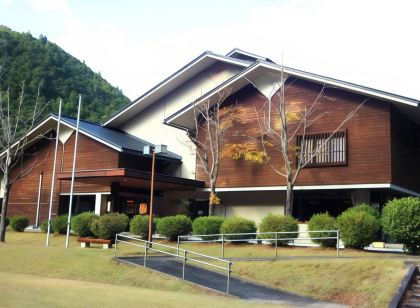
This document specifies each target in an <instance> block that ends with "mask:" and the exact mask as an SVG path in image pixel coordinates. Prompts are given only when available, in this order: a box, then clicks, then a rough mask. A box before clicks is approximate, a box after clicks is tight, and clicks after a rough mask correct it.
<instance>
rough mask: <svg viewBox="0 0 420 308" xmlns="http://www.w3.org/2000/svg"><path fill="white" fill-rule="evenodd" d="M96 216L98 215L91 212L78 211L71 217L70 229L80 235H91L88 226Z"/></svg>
mask: <svg viewBox="0 0 420 308" xmlns="http://www.w3.org/2000/svg"><path fill="white" fill-rule="evenodd" d="M96 218H98V215H96V214H94V213H92V212H83V213H80V214H79V215H76V216H74V217H73V218H72V220H71V229H72V230H73V231H74V232H75V233H77V234H78V235H79V236H82V237H85V236H93V233H92V231H91V230H90V226H91V225H92V221H93V220H94V219H96Z"/></svg>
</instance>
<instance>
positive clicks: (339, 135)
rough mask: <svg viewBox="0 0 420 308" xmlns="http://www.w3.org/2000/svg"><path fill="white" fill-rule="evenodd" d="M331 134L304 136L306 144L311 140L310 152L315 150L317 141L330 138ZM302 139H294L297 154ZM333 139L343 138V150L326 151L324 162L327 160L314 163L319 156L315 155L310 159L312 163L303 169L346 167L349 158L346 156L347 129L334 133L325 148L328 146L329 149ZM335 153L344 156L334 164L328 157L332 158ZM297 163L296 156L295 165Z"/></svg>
mask: <svg viewBox="0 0 420 308" xmlns="http://www.w3.org/2000/svg"><path fill="white" fill-rule="evenodd" d="M331 134H333V133H332V132H327V133H326V132H320V133H311V134H306V135H305V139H306V140H307V141H306V142H308V140H311V144H312V151H313V150H314V146H315V148H316V143H317V141H318V140H323V139H327V138H328V137H330V136H331ZM302 138H303V135H298V136H297V138H296V146H297V149H298V153H299V152H300V147H301V144H300V143H301V140H302ZM334 138H343V140H344V149H343V150H340V149H339V150H338V151H334V150H332V151H327V152H326V153H327V155H328V158H325V157H324V160H327V161H322V162H317V161H316V159H317V158H319V155H320V154H321V153H318V155H316V156H314V157H313V158H312V162H309V163H307V164H306V165H305V166H304V167H303V168H322V167H340V166H347V165H348V158H349V155H348V149H349V142H348V132H347V129H344V130H339V131H337V132H335V133H334V137H332V138H331V139H330V140H329V141H328V143H327V144H326V147H327V146H329V147H331V146H333V145H332V144H331V141H332V140H333V139H334ZM336 153H339V154H338V155H339V156H342V155H344V159H339V161H336V162H334V161H332V160H334V159H331V156H330V155H333V156H334V155H336ZM298 162H299V157H298V156H296V165H297V164H298Z"/></svg>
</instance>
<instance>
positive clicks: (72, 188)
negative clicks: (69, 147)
mask: <svg viewBox="0 0 420 308" xmlns="http://www.w3.org/2000/svg"><path fill="white" fill-rule="evenodd" d="M81 106H82V95H81V94H79V107H78V109H77V124H76V138H75V141H74V153H73V169H72V171H71V185H70V202H69V216H68V218H67V236H66V248H68V247H69V237H70V222H71V212H72V207H73V192H74V172H75V169H76V157H77V144H78V139H79V124H80V109H81Z"/></svg>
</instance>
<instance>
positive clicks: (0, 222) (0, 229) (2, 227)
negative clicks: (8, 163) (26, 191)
mask: <svg viewBox="0 0 420 308" xmlns="http://www.w3.org/2000/svg"><path fill="white" fill-rule="evenodd" d="M3 176H4V195H3V202H2V204H1V219H0V242H4V241H5V239H6V215H7V204H8V201H9V174H8V173H7V172H6V173H5V174H4V175H3Z"/></svg>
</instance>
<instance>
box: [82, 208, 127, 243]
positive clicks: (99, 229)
mask: <svg viewBox="0 0 420 308" xmlns="http://www.w3.org/2000/svg"><path fill="white" fill-rule="evenodd" d="M128 222H129V219H128V216H127V215H125V214H119V213H111V214H106V215H102V216H99V217H98V218H96V219H93V221H92V224H91V226H90V229H91V231H92V233H93V234H94V235H95V236H96V237H99V238H101V239H110V240H114V239H115V235H116V234H118V233H121V232H124V231H126V230H127V227H128Z"/></svg>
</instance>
